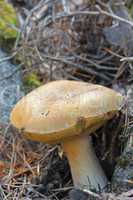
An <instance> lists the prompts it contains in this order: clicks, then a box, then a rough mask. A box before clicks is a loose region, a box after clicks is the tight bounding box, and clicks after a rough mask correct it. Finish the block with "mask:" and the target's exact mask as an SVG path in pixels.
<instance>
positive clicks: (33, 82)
mask: <svg viewBox="0 0 133 200" xmlns="http://www.w3.org/2000/svg"><path fill="white" fill-rule="evenodd" d="M24 84H25V85H26V86H29V87H39V86H40V85H41V81H40V80H39V78H38V76H37V75H36V74H35V73H33V72H32V73H30V74H27V75H26V76H25V77H24Z"/></svg>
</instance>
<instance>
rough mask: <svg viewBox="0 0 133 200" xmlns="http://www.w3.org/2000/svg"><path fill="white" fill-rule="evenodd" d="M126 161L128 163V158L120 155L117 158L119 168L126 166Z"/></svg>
mask: <svg viewBox="0 0 133 200" xmlns="http://www.w3.org/2000/svg"><path fill="white" fill-rule="evenodd" d="M128 163H129V160H128V158H127V157H120V158H119V159H118V166H119V167H120V168H123V169H124V168H126V167H127V165H128Z"/></svg>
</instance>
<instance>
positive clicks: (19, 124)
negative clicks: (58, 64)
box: [11, 80, 123, 142]
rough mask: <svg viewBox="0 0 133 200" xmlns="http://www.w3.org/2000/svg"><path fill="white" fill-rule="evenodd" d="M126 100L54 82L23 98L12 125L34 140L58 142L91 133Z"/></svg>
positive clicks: (99, 90)
mask: <svg viewBox="0 0 133 200" xmlns="http://www.w3.org/2000/svg"><path fill="white" fill-rule="evenodd" d="M122 104H123V97H122V96H121V95H120V94H119V93H117V92H115V91H113V90H111V89H109V88H106V87H103V86H100V85H94V84H88V83H84V82H76V81H67V80H62V81H54V82H50V83H48V84H46V85H44V86H41V87H39V88H38V89H36V90H34V91H32V92H31V93H29V94H28V95H26V96H25V97H23V98H22V99H21V100H20V101H19V102H18V103H17V104H16V106H15V107H14V108H13V110H12V112H11V123H12V124H13V125H14V126H15V127H16V128H18V129H22V130H23V133H24V135H25V136H26V137H27V138H29V139H32V140H36V141H45V142H57V141H61V140H63V139H64V138H67V137H71V136H74V135H78V134H82V133H84V132H85V131H87V133H91V132H93V131H94V130H96V129H97V128H98V127H100V126H101V125H102V124H103V123H104V122H105V121H106V120H108V119H110V118H112V116H113V115H114V114H115V113H116V111H118V110H119V109H120V108H121V105H122Z"/></svg>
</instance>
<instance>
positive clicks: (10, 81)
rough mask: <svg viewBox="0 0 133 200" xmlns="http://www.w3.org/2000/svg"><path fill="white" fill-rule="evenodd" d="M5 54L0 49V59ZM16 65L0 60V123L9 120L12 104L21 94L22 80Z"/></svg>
mask: <svg viewBox="0 0 133 200" xmlns="http://www.w3.org/2000/svg"><path fill="white" fill-rule="evenodd" d="M4 57H7V55H6V54H5V53H4V52H3V51H2V50H1V49H0V59H2V58H4ZM17 69H18V66H16V65H14V64H11V62H10V61H9V60H7V61H4V62H0V124H6V123H8V122H9V115H10V111H11V109H12V107H13V105H14V104H15V103H16V102H17V101H18V100H19V99H20V97H21V96H22V95H23V92H22V82H21V76H20V71H19V69H18V70H17Z"/></svg>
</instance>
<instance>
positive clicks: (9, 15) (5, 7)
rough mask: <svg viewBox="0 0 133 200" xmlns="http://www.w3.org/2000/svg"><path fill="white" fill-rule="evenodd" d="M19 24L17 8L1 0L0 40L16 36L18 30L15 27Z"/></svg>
mask: <svg viewBox="0 0 133 200" xmlns="http://www.w3.org/2000/svg"><path fill="white" fill-rule="evenodd" d="M16 25H17V17H16V13H15V10H14V9H13V7H12V6H11V5H10V4H9V3H6V2H4V1H3V0H0V41H2V40H3V39H4V40H5V39H11V38H16V36H17V31H16V30H15V29H14V28H13V27H15V26H16Z"/></svg>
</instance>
